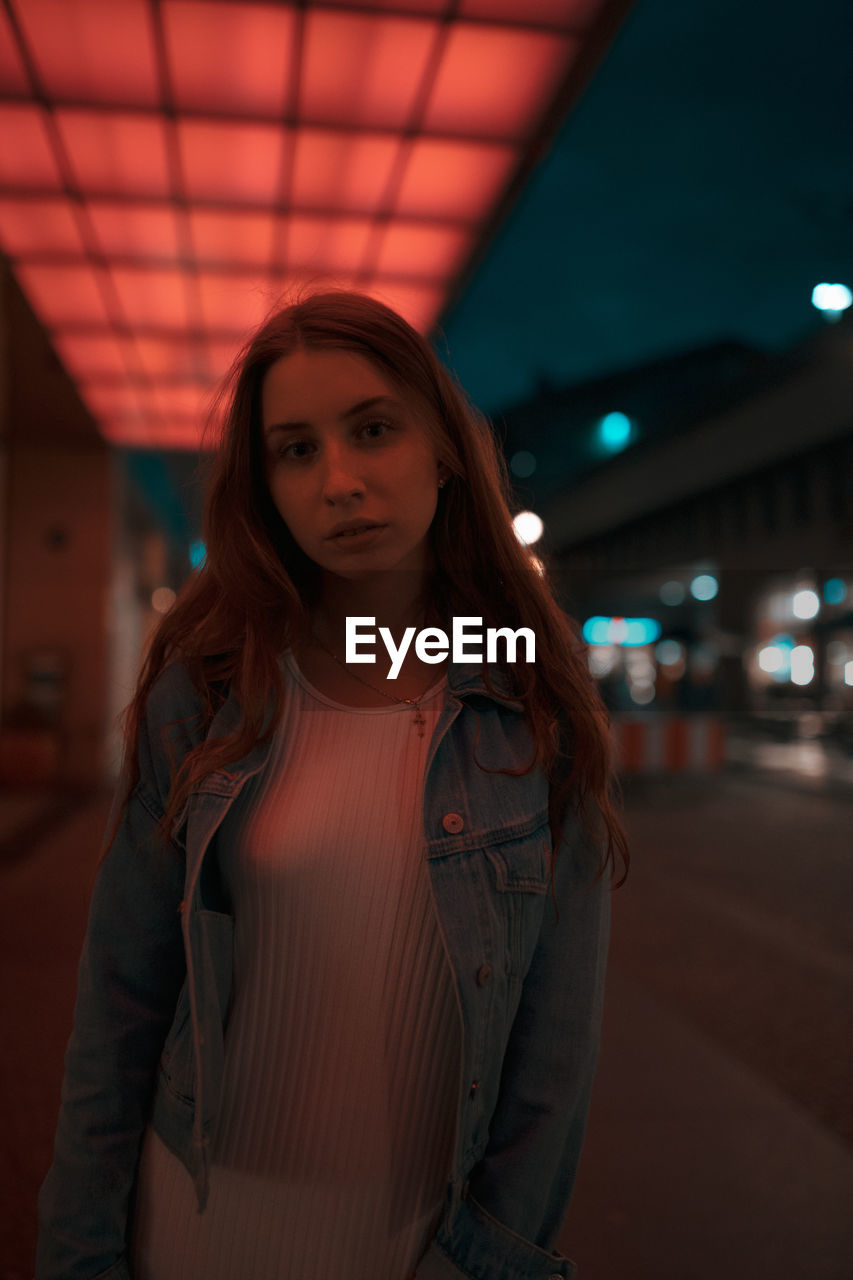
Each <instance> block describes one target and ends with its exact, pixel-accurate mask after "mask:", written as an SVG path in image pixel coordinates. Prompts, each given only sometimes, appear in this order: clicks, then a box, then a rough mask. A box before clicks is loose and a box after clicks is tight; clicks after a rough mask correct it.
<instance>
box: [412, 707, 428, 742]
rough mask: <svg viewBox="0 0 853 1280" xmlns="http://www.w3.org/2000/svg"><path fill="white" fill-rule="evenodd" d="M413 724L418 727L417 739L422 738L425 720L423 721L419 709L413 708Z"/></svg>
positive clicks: (422, 714) (422, 715)
mask: <svg viewBox="0 0 853 1280" xmlns="http://www.w3.org/2000/svg"><path fill="white" fill-rule="evenodd" d="M415 724H416V725H417V726H418V737H419V738H422V737H423V736H424V725H425V724H426V720H425V719H424V713H423V712H422V711H421V709H420V707H416V708H415Z"/></svg>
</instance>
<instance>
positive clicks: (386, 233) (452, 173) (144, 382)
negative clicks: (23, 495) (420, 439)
mask: <svg viewBox="0 0 853 1280" xmlns="http://www.w3.org/2000/svg"><path fill="white" fill-rule="evenodd" d="M629 8H630V0H322V2H320V0H318V2H316V3H311V2H310V0H309V2H308V3H295V0H294V2H293V3H284V2H281V0H2V4H0V132H2V136H3V146H2V148H0V246H2V249H3V250H4V252H5V253H6V254H7V255H8V256H9V258H10V260H11V262H12V267H13V269H14V271H15V273H16V275H17V278H18V280H19V282H20V284H21V287H22V288H23V289H24V291H25V293H26V294H27V296H28V297H29V299H30V302H31V303H32V305H33V307H34V309H35V310H36V311H37V312H38V314H39V316H40V318H41V320H42V322H43V324H44V325H45V327H46V328H47V329H48V331H49V333H50V335H51V337H52V339H53V341H54V344H55V346H56V349H57V351H58V352H59V354H60V357H61V359H62V360H63V361H64V363H65V365H66V367H67V368H68V370H69V372H70V373H71V375H72V376H73V377H74V378H75V379H76V381H77V383H78V385H79V387H80V390H81V393H82V395H83V397H84V399H85V400H86V401H87V403H88V404H89V407H90V408H91V410H92V412H93V413H94V414H95V416H96V417H97V418H98V420H99V422H100V426H101V430H102V432H103V434H104V436H105V437H106V438H107V439H108V440H111V441H114V442H115V443H121V444H125V445H134V446H139V447H144V446H151V447H166V448H168V447H172V448H194V447H197V445H198V442H199V438H200V431H201V428H202V425H203V418H204V414H205V413H206V412H207V408H208V406H209V403H210V399H211V395H212V391H213V388H214V386H215V384H216V382H217V380H218V379H220V378H221V377H222V376H223V375H224V373H225V372H226V370H227V369H228V367H229V365H230V364H231V361H232V360H233V358H234V356H235V354H236V353H237V351H238V349H239V347H240V345H241V344H242V342H243V341H244V340H245V338H246V336H247V333H248V331H249V330H250V329H251V328H252V327H253V326H254V325H256V324H257V323H258V322H259V321H260V320H261V319H262V318H263V316H264V315H265V314H266V313H267V312H268V311H269V310H270V309H271V308H272V307H274V306H276V305H280V303H281V302H282V301H283V300H286V299H287V298H288V297H291V296H292V295H293V294H294V292H295V290H297V289H299V288H302V287H304V286H306V285H308V286H313V287H316V286H318V285H322V284H324V283H329V284H332V285H337V286H344V287H347V286H355V287H358V288H361V289H365V290H367V291H368V292H370V293H372V294H374V295H375V296H376V297H379V298H381V299H383V300H384V301H385V302H388V303H389V304H390V305H391V306H393V307H395V308H397V309H398V310H400V311H401V312H402V313H403V314H404V315H405V316H406V317H407V318H408V319H409V320H410V321H411V322H412V323H413V324H414V325H416V326H417V327H418V328H420V329H421V330H422V331H424V332H428V331H429V330H430V329H432V327H433V326H434V325H435V323H436V321H437V319H438V317H439V315H440V314H441V312H442V309H443V308H444V307H445V306H446V305H447V303H448V299H449V298H451V297H454V296H456V295H457V294H458V291H459V289H460V288H461V287H462V286H463V284H464V280H465V278H466V273H470V271H471V270H472V266H473V264H474V263H475V262H476V261H477V257H478V254H481V253H482V251H483V249H484V246H485V245H486V244H487V243H488V241H489V239H490V237H491V236H492V235H493V234H494V232H495V230H496V228H497V226H498V225H499V222H500V220H501V219H502V217H503V216H505V214H506V211H507V210H508V208H509V206H510V204H511V202H512V200H513V199H514V198H515V196H516V195H517V193H518V191H519V190H520V189H521V186H522V185H523V182H524V181H525V179H526V177H527V175H528V174H529V172H530V171H531V170H532V168H533V166H534V164H535V163H536V161H537V159H538V158H539V157H541V155H542V154H543V151H544V148H545V146H546V145H547V142H548V141H549V140H550V137H551V136H552V135H553V132H554V130H555V129H556V127H557V125H558V124H559V123H560V122H561V120H562V118H563V117H564V116H565V114H566V112H567V111H568V110H569V109H570V107H571V106H572V104H573V103H574V101H576V99H577V97H578V96H579V94H580V92H581V91H582V89H583V88H584V86H585V84H586V83H587V81H588V80H589V78H590V76H591V74H592V73H593V71H594V69H595V66H596V64H597V63H598V62H599V61H600V60H601V58H602V57H603V56H604V54H605V52H606V50H607V47H608V45H609V43H610V41H611V40H612V39H613V36H614V35H615V33H616V31H617V29H618V26H619V24H620V23H621V22H622V20H623V19H624V17H625V15H626V13H627V11H628V9H629Z"/></svg>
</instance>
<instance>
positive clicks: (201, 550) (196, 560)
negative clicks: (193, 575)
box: [190, 538, 207, 569]
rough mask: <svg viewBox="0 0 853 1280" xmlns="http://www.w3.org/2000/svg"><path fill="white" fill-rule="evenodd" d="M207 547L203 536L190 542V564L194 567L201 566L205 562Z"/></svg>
mask: <svg viewBox="0 0 853 1280" xmlns="http://www.w3.org/2000/svg"><path fill="white" fill-rule="evenodd" d="M206 555H207V549H206V547H205V545H204V543H203V542H202V540H201V538H197V539H196V541H195V542H191V543H190V564H191V565H192V567H193V568H194V569H198V568H200V567H201V566H202V565H203V564H204V559H205V556H206Z"/></svg>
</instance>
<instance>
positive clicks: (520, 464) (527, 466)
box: [509, 449, 536, 480]
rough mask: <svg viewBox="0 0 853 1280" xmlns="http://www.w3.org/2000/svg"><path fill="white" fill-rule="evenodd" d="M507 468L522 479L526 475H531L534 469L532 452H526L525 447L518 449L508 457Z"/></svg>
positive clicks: (534, 462)
mask: <svg viewBox="0 0 853 1280" xmlns="http://www.w3.org/2000/svg"><path fill="white" fill-rule="evenodd" d="M509 469H510V471H511V472H512V474H513V475H514V476H519V477H520V478H521V479H522V480H524V479H526V478H527V476H532V475H533V472H534V471H535V470H536V458H535V457H534V456H533V454H532V453H528V451H527V450H526V449H519V450H518V452H517V453H514V454H513V455H512V457H511V458H510V460H509Z"/></svg>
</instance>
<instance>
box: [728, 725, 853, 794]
mask: <svg viewBox="0 0 853 1280" xmlns="http://www.w3.org/2000/svg"><path fill="white" fill-rule="evenodd" d="M726 760H727V765H728V767H729V768H731V767H732V766H733V765H736V766H737V765H739V766H742V767H745V768H748V769H749V770H750V771H751V772H754V773H755V774H762V773H763V774H765V775H767V777H768V778H772V779H775V780H777V781H783V782H785V783H786V785H787V784H794V785H798V786H801V787H803V788H805V789H808V790H809V791H820V790H821V789H822V788H827V787H828V788H832V789H837V790H849V791H850V792H853V756H850V755H849V754H847V753H846V752H844V751H842V750H840V749H839V748H838V747H835V746H833V745H832V744H831V743H826V742H823V741H821V740H820V739H819V738H811V739H807V738H800V739H798V740H796V741H794V742H775V741H773V740H771V739H769V738H763V737H759V736H758V734H756V733H752V734H750V733H744V732H743V731H738V730H736V729H729V730H728V732H727V735H726Z"/></svg>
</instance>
